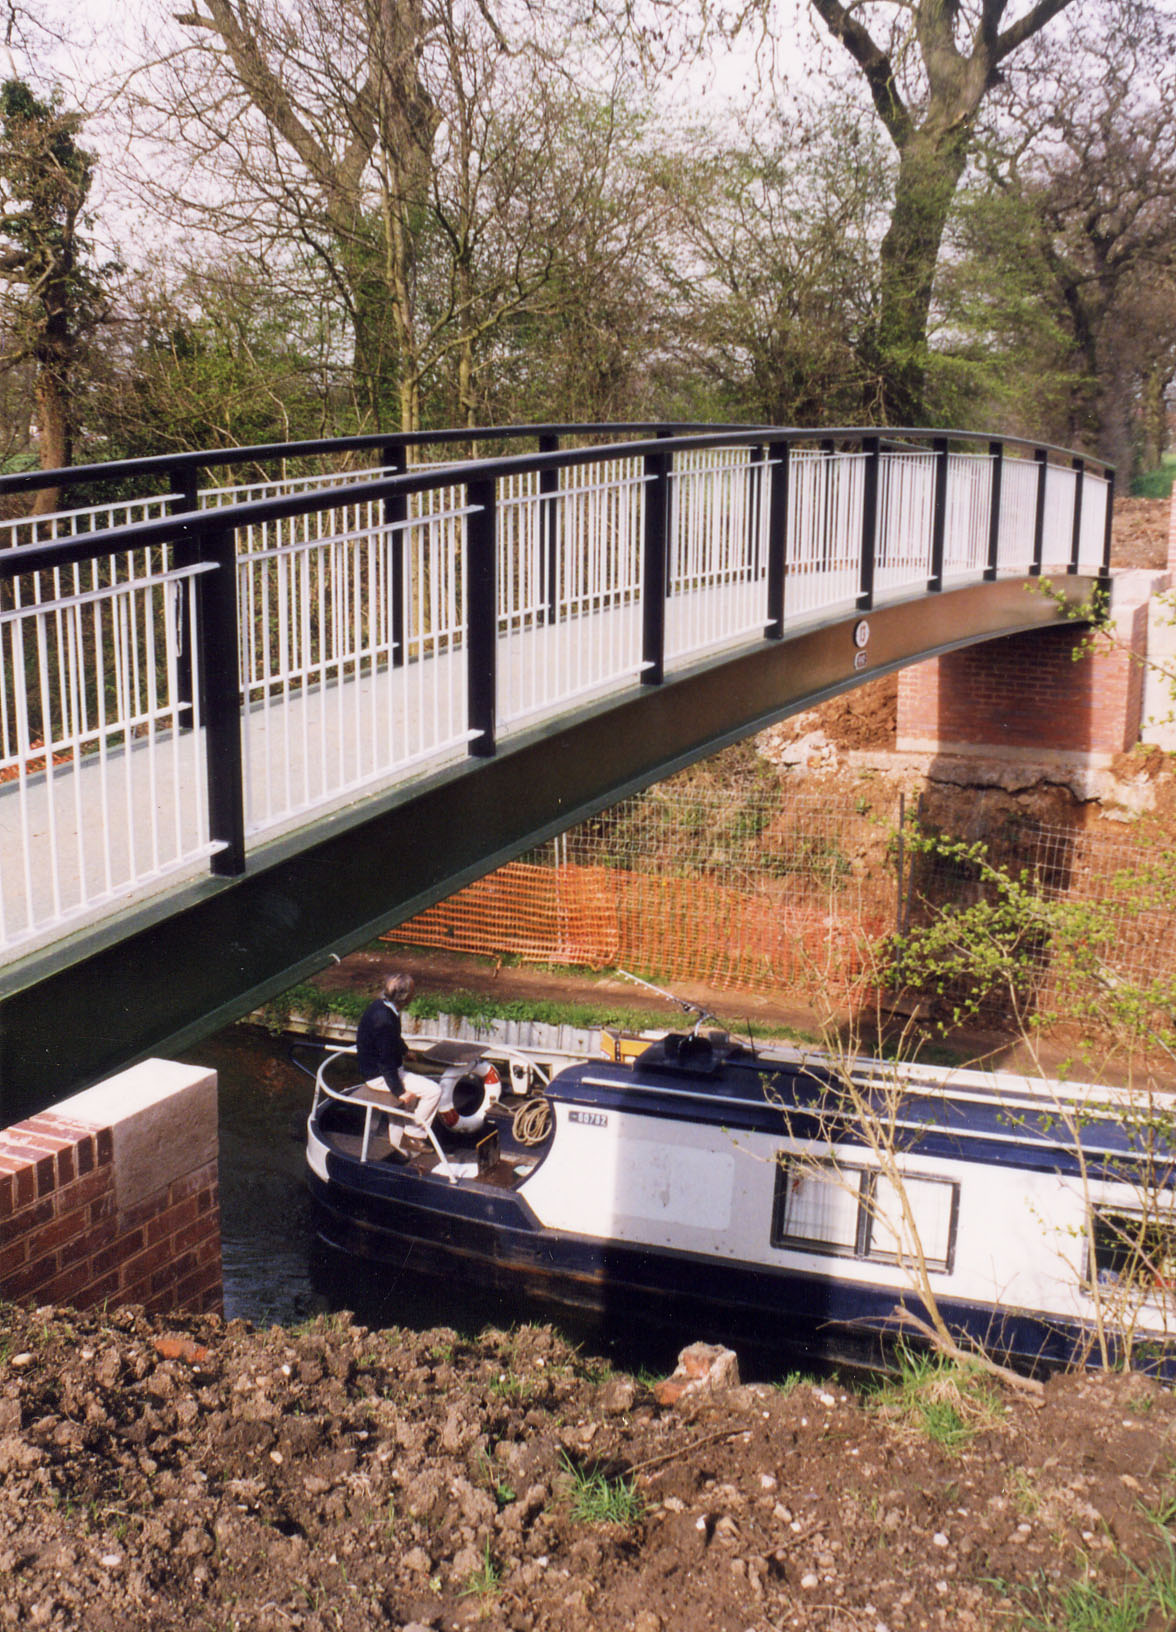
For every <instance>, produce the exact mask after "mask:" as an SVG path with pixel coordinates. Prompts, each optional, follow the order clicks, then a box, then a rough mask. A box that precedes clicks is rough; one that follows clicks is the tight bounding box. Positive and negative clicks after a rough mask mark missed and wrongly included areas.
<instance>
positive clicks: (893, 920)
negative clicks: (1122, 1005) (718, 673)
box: [387, 783, 1176, 1012]
mask: <svg viewBox="0 0 1176 1632" xmlns="http://www.w3.org/2000/svg"><path fill="white" fill-rule="evenodd" d="M865 786H866V790H867V791H865V792H859V793H856V794H854V795H852V796H851V797H844V796H837V795H834V796H830V795H827V794H825V795H822V794H818V793H810V792H807V791H803V790H794V789H791V788H789V786H788V785H787V783H780V784H773V785H764V784H759V783H757V784H756V785H755V786H754V787H752V788H750V789H747V790H736V791H732V790H731V789H730V788H704V789H701V790H700V789H698V788H697V787H691V786H689V785H687V786H680V785H677V784H675V783H666V784H663V785H661V786H660V787H658V788H655V789H654V790H652V791H651V792H650V793H647V794H644V795H642V796H640V797H637V798H633V799H627V800H624V801H622V802H621V803H620V804H618V805H615V806H613V807H612V808H611V809H610V810H607V811H605V812H603V813H602V814H601V815H599V816H597V817H595V818H594V819H593V820H591V821H589V822H586V823H584V824H582V825H581V826H579V827H576V828H573V829H572V830H570V831H569V832H568V833H566V834H563V835H561V836H560V837H559V838H557V839H554V840H552V841H550V842H549V843H548V844H545V845H543V846H541V847H540V848H539V849H537V850H533V851H531V852H530V853H529V854H528V855H526V856H524V857H522V858H521V859H520V860H518V861H515V862H511V863H510V864H509V865H508V866H506V867H502V868H499V869H498V870H497V871H496V872H494V873H491V874H489V875H488V876H487V877H486V878H484V879H481V880H479V881H478V882H477V883H476V884H473V885H470V886H468V887H467V888H466V889H464V890H461V891H460V892H458V894H456V895H454V896H451V897H450V898H449V899H448V900H445V901H442V902H440V903H438V905H436V906H435V907H431V908H430V909H429V910H428V911H426V912H423V913H421V914H419V915H418V916H417V917H415V918H413V919H411V920H410V921H408V922H407V923H404V924H401V925H400V926H399V927H398V928H397V929H395V930H393V931H391V932H390V933H389V935H388V937H387V939H389V940H393V941H396V942H398V943H401V944H405V945H414V946H428V947H440V948H445V949H448V950H450V951H454V952H466V953H475V954H481V955H484V956H491V957H517V958H520V959H522V960H524V961H529V962H535V963H546V964H552V965H569V966H575V965H579V966H585V967H589V968H604V967H617V966H621V967H624V968H629V969H632V970H633V971H634V972H640V973H642V974H644V975H647V976H649V977H651V978H654V979H657V980H659V981H661V982H664V983H671V984H672V983H673V982H674V981H679V982H681V981H691V982H696V983H698V984H701V985H705V986H710V987H712V988H713V989H715V990H741V991H747V992H758V993H779V994H781V995H784V994H785V993H789V994H791V995H794V996H796V997H798V998H802V997H803V996H804V995H805V994H806V993H807V994H808V995H810V996H811V995H813V993H814V990H815V989H816V988H819V989H820V991H821V993H822V995H823V996H824V997H825V998H831V997H832V998H836V997H838V996H844V995H845V994H846V993H848V992H849V990H850V989H851V987H853V986H854V985H855V984H856V985H858V986H859V987H860V986H861V983H862V981H863V977H865V979H866V980H867V981H868V979H869V977H870V975H871V973H872V972H873V971H874V970H875V969H877V968H878V967H879V949H880V948H881V946H882V943H883V942H884V941H885V939H886V938H887V937H888V936H890V935H892V934H893V933H895V932H896V931H897V930H899V929H901V928H902V927H904V926H907V925H909V924H911V923H914V922H919V921H920V920H922V921H926V919H927V918H928V917H929V916H930V915H931V914H933V913H936V912H943V911H949V912H950V911H958V910H959V909H961V908H964V907H967V906H969V905H973V904H975V903H976V902H978V901H980V900H983V899H990V900H991V899H993V898H994V896H995V893H996V889H997V885H996V884H995V883H994V878H999V877H1001V876H1004V877H1008V878H1013V879H1016V880H1018V881H1019V882H1020V883H1021V885H1022V886H1023V887H1024V889H1025V890H1026V891H1027V892H1028V893H1030V894H1031V895H1033V896H1034V897H1036V898H1037V899H1039V900H1040V901H1041V902H1043V903H1059V902H1065V903H1069V904H1071V905H1073V906H1075V907H1084V908H1089V909H1091V912H1092V917H1093V919H1094V920H1097V924H1098V933H1099V935H1100V936H1101V937H1102V939H1103V942H1104V945H1105V948H1106V951H1107V955H1108V958H1109V959H1110V960H1111V961H1112V962H1113V970H1114V978H1116V979H1118V980H1120V981H1125V982H1136V983H1138V984H1139V985H1140V986H1143V985H1144V984H1145V983H1146V984H1150V985H1154V982H1155V979H1156V976H1157V973H1158V972H1163V973H1165V974H1168V973H1173V974H1176V913H1174V912H1173V910H1172V908H1173V901H1172V898H1171V897H1172V893H1173V885H1172V884H1169V883H1168V882H1167V874H1168V869H1169V866H1170V863H1169V859H1168V858H1169V856H1170V854H1171V850H1170V847H1169V846H1168V845H1166V844H1163V843H1162V842H1160V841H1159V840H1155V841H1152V840H1149V839H1148V837H1147V836H1146V834H1145V833H1143V832H1141V831H1136V830H1126V831H1116V832H1108V831H1107V828H1106V824H1092V825H1074V826H1066V825H1061V824H1048V823H1042V822H1040V821H1037V820H1034V819H1032V818H1030V817H1027V816H1026V817H1024V818H1019V819H1017V820H1015V821H1009V822H1006V823H1005V824H1004V825H1003V826H1002V827H1001V828H1000V830H999V831H998V832H995V833H991V834H989V835H988V837H987V838H986V840H985V841H984V846H983V854H984V862H985V864H984V865H983V866H979V865H977V864H976V862H975V860H974V859H969V858H968V856H967V855H966V854H964V853H960V852H956V851H953V850H952V849H951V847H950V846H945V847H943V848H940V847H931V848H930V849H928V848H925V847H923V846H917V845H914V844H912V842H911V841H912V837H913V835H914V834H915V833H916V832H917V831H919V825H920V824H919V813H918V810H917V807H916V806H915V805H914V804H913V803H912V804H911V805H910V806H908V807H907V808H906V810H905V812H904V808H903V801H902V800H901V799H900V797H899V796H898V795H897V794H895V793H892V792H890V791H885V792H883V791H880V790H879V791H875V790H874V789H873V788H871V787H870V786H869V785H868V784H866V785H865ZM904 815H905V824H904ZM904 826H905V831H904ZM923 831H924V832H925V831H926V830H925V829H924V830H923ZM1024 967H1025V976H1026V980H1027V982H1028V986H1029V988H1030V990H1031V993H1032V995H1033V996H1034V999H1035V1001H1036V1002H1037V1003H1038V1004H1039V1005H1041V1006H1042V1007H1045V1006H1047V1004H1049V1003H1051V1002H1053V1001H1054V1000H1055V999H1056V996H1057V986H1058V982H1059V980H1060V979H1061V978H1062V977H1061V973H1060V971H1059V967H1058V949H1057V946H1056V944H1055V942H1054V941H1053V940H1052V939H1051V937H1050V936H1049V935H1048V934H1043V935H1041V936H1040V937H1038V938H1037V939H1036V940H1035V941H1034V942H1033V943H1032V944H1031V945H1030V946H1028V948H1027V949H1026V951H1025V958H1024ZM1066 978H1067V979H1072V971H1070V970H1068V971H1067V975H1066ZM994 1006H998V1004H997V1002H996V999H995V997H994V999H993V1001H992V1002H991V1003H990V1004H989V1005H988V1007H989V1011H990V1012H991V1009H992V1008H993V1007H994Z"/></svg>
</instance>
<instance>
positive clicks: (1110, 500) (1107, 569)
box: [1099, 470, 1115, 582]
mask: <svg viewBox="0 0 1176 1632" xmlns="http://www.w3.org/2000/svg"><path fill="white" fill-rule="evenodd" d="M1114 517H1115V472H1114V471H1113V470H1108V471H1107V519H1106V525H1105V526H1104V528H1103V553H1102V570H1101V571H1100V573H1099V577H1100V578H1102V579H1103V580H1104V582H1105V581H1106V580H1107V579H1108V578H1109V577H1110V576H1111V523H1112V521H1113V520H1114Z"/></svg>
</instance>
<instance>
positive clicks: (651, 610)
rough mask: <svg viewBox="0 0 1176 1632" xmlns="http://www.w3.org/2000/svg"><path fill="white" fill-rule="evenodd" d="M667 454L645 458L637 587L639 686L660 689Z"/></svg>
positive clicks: (669, 461) (667, 514) (663, 662)
mask: <svg viewBox="0 0 1176 1632" xmlns="http://www.w3.org/2000/svg"><path fill="white" fill-rule="evenodd" d="M672 463H673V456H672V455H671V454H668V453H647V454H646V455H645V539H644V544H643V562H642V584H641V596H642V602H641V657H642V662H643V664H644V667H643V668H642V671H641V683H642V685H644V686H660V685H661V683H662V680H663V679H664V678H665V672H666V587H667V584H666V580H667V577H668V573H667V571H666V556H667V553H668V550H669V529H670V466H671V465H672Z"/></svg>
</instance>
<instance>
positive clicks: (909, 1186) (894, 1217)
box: [867, 1173, 960, 1270]
mask: <svg viewBox="0 0 1176 1632" xmlns="http://www.w3.org/2000/svg"><path fill="white" fill-rule="evenodd" d="M872 1181H873V1182H872V1184H871V1186H870V1236H869V1246H868V1249H867V1256H868V1257H870V1258H879V1259H881V1260H882V1261H883V1262H886V1263H897V1262H898V1261H899V1259H900V1258H908V1257H909V1256H910V1250H909V1244H910V1228H909V1225H908V1224H907V1223H906V1221H905V1219H904V1216H903V1210H902V1200H903V1196H905V1198H906V1204H907V1206H908V1208H909V1209H910V1214H911V1218H912V1219H913V1220H914V1225H915V1230H916V1232H917V1234H918V1238H919V1249H920V1251H921V1252H922V1254H923V1261H924V1263H925V1264H926V1265H927V1268H928V1269H946V1270H950V1268H951V1263H952V1254H953V1251H954V1248H955V1224H956V1209H957V1204H958V1198H959V1190H960V1187H959V1185H958V1184H953V1183H952V1181H951V1180H950V1179H924V1178H915V1177H914V1175H913V1174H910V1173H908V1174H907V1175H906V1176H905V1177H904V1178H903V1179H902V1192H903V1195H900V1194H899V1186H898V1184H897V1183H896V1182H895V1181H894V1180H893V1179H891V1178H887V1176H886V1174H884V1173H875V1174H873V1175H872ZM904 1241H906V1242H908V1250H907V1251H906V1252H903V1250H902V1243H903V1242H904Z"/></svg>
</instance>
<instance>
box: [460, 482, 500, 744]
mask: <svg viewBox="0 0 1176 1632" xmlns="http://www.w3.org/2000/svg"><path fill="white" fill-rule="evenodd" d="M466 503H467V504H468V505H469V507H470V514H469V515H468V516H467V517H466V548H465V574H466V586H465V588H466V593H465V601H466V697H467V707H468V711H469V722H468V723H469V728H470V731H471V732H474V733H476V735H474V736H471V738H470V753H471V754H473V755H474V756H475V757H476V758H478V759H492V758H493V756H494V754H495V753H496V751H497V744H496V742H495V730H496V704H497V698H498V672H497V657H498V642H497V639H496V636H497V633H498V571H497V567H498V537H497V534H498V496H497V491H496V486H495V481H494V478H493V476H490V477H480V478H478V479H477V480H475V481H472V482H470V483H469V484H468V486H467V488H466Z"/></svg>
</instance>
